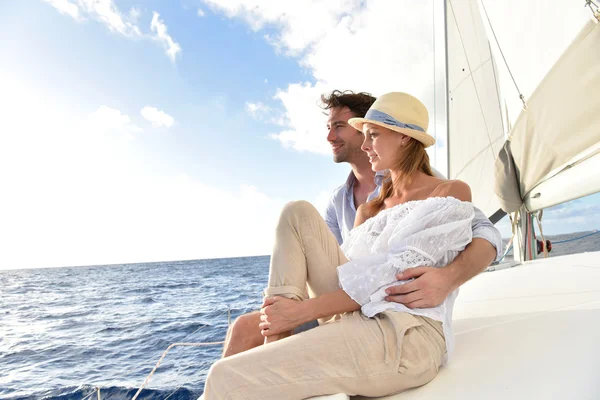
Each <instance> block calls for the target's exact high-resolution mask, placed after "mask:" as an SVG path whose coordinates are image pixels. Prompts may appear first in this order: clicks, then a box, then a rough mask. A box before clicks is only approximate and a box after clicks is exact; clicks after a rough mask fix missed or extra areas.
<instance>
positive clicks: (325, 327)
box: [204, 202, 446, 400]
mask: <svg viewBox="0 0 600 400" xmlns="http://www.w3.org/2000/svg"><path fill="white" fill-rule="evenodd" d="M346 261H347V260H346V258H345V257H344V254H343V253H342V251H341V250H340V248H339V246H338V243H337V241H336V239H335V237H334V236H333V234H332V233H331V232H330V231H329V229H328V227H327V225H326V224H325V222H324V221H323V219H322V218H321V216H320V215H319V213H318V212H317V210H316V209H315V208H314V207H313V206H312V205H310V204H309V203H307V202H294V203H290V204H288V205H287V206H286V207H285V208H284V209H283V211H282V214H281V218H280V221H279V224H278V226H277V237H276V244H275V248H274V252H273V256H272V258H271V268H270V273H269V284H268V288H267V289H266V290H265V292H266V294H267V295H268V296H273V295H280V296H286V297H289V298H297V299H304V298H305V293H306V287H308V292H309V294H310V296H318V295H321V294H323V293H327V292H332V291H335V290H337V289H339V285H338V280H337V273H336V269H337V267H338V266H339V265H340V264H343V263H345V262H346ZM445 350H446V346H445V341H444V337H443V331H442V324H441V323H440V322H437V321H433V320H431V319H428V318H423V317H417V316H413V315H411V314H408V313H400V312H384V313H382V314H379V315H377V316H376V317H374V318H366V317H365V316H363V315H362V314H361V313H360V311H355V312H351V313H345V314H343V315H342V316H341V317H340V318H337V319H330V320H329V321H327V322H325V321H321V325H320V326H319V327H317V328H314V329H311V330H309V331H306V332H303V333H300V334H297V335H293V336H291V337H289V338H286V339H283V340H279V341H277V342H274V343H271V344H268V345H264V346H260V347H257V348H255V349H252V350H249V351H246V352H243V353H240V354H237V355H234V356H231V357H228V358H224V359H222V360H220V361H217V362H216V363H215V364H213V366H212V367H211V369H210V371H209V374H208V377H207V381H206V386H205V393H204V396H205V399H206V400H214V399H228V400H229V399H246V400H252V399H261V400H270V399H272V400H287V399H289V400H294V399H298V400H300V399H306V398H309V397H312V396H318V395H324V394H334V393H347V394H349V395H363V396H384V395H388V394H392V393H397V392H400V391H403V390H406V389H409V388H412V387H416V386H420V385H424V384H425V383H427V382H429V381H430V380H432V379H433V378H434V377H435V375H436V374H437V371H438V368H439V366H440V364H441V361H442V357H443V354H444V353H445Z"/></svg>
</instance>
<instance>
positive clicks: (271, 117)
mask: <svg viewBox="0 0 600 400" xmlns="http://www.w3.org/2000/svg"><path fill="white" fill-rule="evenodd" d="M246 111H247V112H248V114H250V115H251V116H252V117H253V118H254V119H256V120H257V121H262V122H265V123H268V124H273V125H285V124H286V121H285V117H284V115H282V113H281V111H279V110H278V109H274V108H272V107H269V106H267V105H266V104H263V103H261V102H258V103H252V102H246Z"/></svg>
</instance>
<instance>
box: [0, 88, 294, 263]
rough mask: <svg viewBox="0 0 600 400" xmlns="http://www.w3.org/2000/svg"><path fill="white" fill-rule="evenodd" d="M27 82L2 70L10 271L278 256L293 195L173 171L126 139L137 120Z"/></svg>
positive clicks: (1, 210) (3, 232)
mask: <svg viewBox="0 0 600 400" xmlns="http://www.w3.org/2000/svg"><path fill="white" fill-rule="evenodd" d="M22 82H24V83H16V82H14V80H12V79H8V77H1V76H0V86H1V87H2V88H3V90H2V91H1V92H0V109H2V110H3V112H5V113H6V115H5V117H3V118H2V121H0V124H1V125H0V132H2V133H3V134H1V135H0V181H1V182H2V184H3V190H4V191H5V192H6V193H10V195H9V196H2V197H0V220H1V221H2V224H0V242H1V243H3V247H2V249H3V251H2V252H1V254H0V269H6V268H27V267H48V266H65V265H89V264H107V263H122V262H143V261H160V260H181V259H196V258H209V257H231V256H245V255H259V254H269V253H270V251H271V250H272V245H273V239H274V228H275V224H276V222H277V218H278V216H279V212H280V210H281V207H282V206H283V204H284V203H285V202H286V201H285V200H283V199H277V198H272V197H271V196H269V195H267V194H265V193H264V192H263V191H261V190H260V189H259V188H257V187H256V186H254V185H252V183H251V182H247V183H246V184H244V185H240V186H238V187H232V188H229V189H223V188H216V187H212V186H210V185H207V184H206V183H204V182H202V181H201V180H200V179H198V178H194V177H191V176H189V175H187V174H186V171H179V172H176V173H171V172H168V173H167V172H165V171H167V170H170V169H169V168H165V167H164V166H163V165H161V164H160V162H158V161H156V160H151V159H149V158H147V157H144V156H143V155H142V156H141V157H140V156H139V155H140V152H141V151H143V150H142V148H141V147H138V146H136V143H137V141H129V140H124V136H125V135H126V134H128V133H129V134H131V133H132V132H134V133H135V132H140V131H141V130H140V128H139V127H137V126H135V122H136V121H135V118H133V117H129V116H128V115H126V113H123V112H121V111H119V110H117V109H114V108H110V107H107V106H101V107H98V108H97V109H95V110H90V112H89V113H84V114H81V115H72V114H71V113H70V111H66V109H61V108H57V106H56V105H55V104H56V103H55V102H53V101H52V99H53V94H51V93H48V94H46V95H44V94H43V93H40V92H39V91H36V90H30V89H28V87H27V85H28V84H29V83H28V82H27V81H22ZM3 115H4V114H3ZM150 163H152V164H150ZM232 227H235V229H232ZM32 247H34V248H36V251H35V252H32V251H31V248H32Z"/></svg>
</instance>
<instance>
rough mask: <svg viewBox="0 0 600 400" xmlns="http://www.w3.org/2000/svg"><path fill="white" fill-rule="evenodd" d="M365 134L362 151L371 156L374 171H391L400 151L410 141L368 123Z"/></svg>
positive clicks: (404, 136)
mask: <svg viewBox="0 0 600 400" xmlns="http://www.w3.org/2000/svg"><path fill="white" fill-rule="evenodd" d="M363 133H364V136H365V139H364V141H363V144H362V146H361V149H362V151H364V152H365V153H367V155H368V156H369V161H370V162H371V168H372V169H373V171H383V170H386V169H391V168H392V167H393V166H394V165H395V164H396V163H397V161H398V154H399V152H400V149H401V148H402V146H403V145H404V144H406V143H407V142H408V141H409V140H410V136H406V135H403V134H401V133H398V132H394V131H393V130H391V129H387V128H383V127H381V126H379V125H375V124H370V123H368V122H367V123H365V124H364V125H363Z"/></svg>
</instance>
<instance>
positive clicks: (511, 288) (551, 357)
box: [324, 252, 600, 400]
mask: <svg viewBox="0 0 600 400" xmlns="http://www.w3.org/2000/svg"><path fill="white" fill-rule="evenodd" d="M454 332H455V335H456V348H455V352H454V356H453V358H452V360H451V361H450V363H449V364H448V365H447V366H446V367H444V368H442V369H441V370H440V372H439V374H438V376H437V377H436V378H435V379H434V380H433V381H432V382H430V383H429V384H427V385H425V386H423V387H420V388H417V389H414V390H410V391H407V392H404V393H401V394H398V395H395V396H390V397H386V398H385V399H389V400H391V399H394V400H416V399H428V400H431V399H444V400H450V399H461V400H465V399H486V400H488V399H489V400H492V399H504V400H505V399H510V400H516V399H578V400H584V399H589V400H598V399H600V252H594V253H584V254H576V255H570V256H562V257H556V258H549V259H546V260H536V261H532V262H528V263H525V264H524V265H521V266H517V267H514V268H510V269H505V270H500V271H494V272H488V273H483V274H481V275H480V276H478V277H476V278H474V279H472V280H471V281H470V282H468V283H466V284H465V285H464V286H463V287H462V288H461V293H460V295H459V296H458V299H457V301H456V306H455V311H454ZM337 396H340V395H337ZM324 398H325V397H324ZM331 398H332V399H334V397H331ZM338 398H339V399H343V398H344V396H343V395H342V396H340V397H335V399H338ZM345 398H347V397H345ZM358 399H365V398H363V397H354V398H353V400H358Z"/></svg>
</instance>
